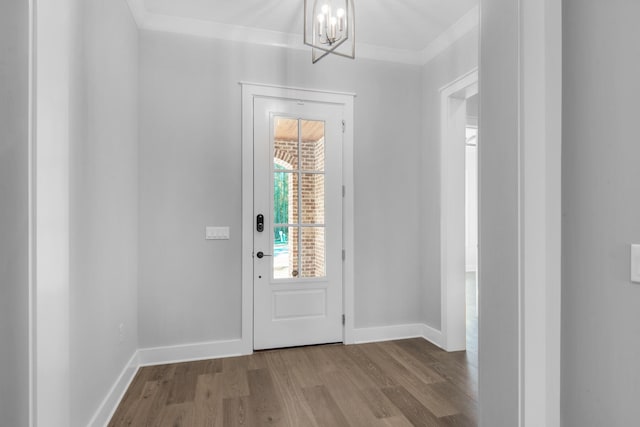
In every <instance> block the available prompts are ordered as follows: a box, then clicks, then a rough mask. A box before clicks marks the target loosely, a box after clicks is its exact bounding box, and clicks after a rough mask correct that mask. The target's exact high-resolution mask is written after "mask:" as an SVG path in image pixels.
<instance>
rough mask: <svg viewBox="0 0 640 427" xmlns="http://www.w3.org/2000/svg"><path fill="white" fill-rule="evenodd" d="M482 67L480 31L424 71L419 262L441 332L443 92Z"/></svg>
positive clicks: (430, 318)
mask: <svg viewBox="0 0 640 427" xmlns="http://www.w3.org/2000/svg"><path fill="white" fill-rule="evenodd" d="M476 67H478V29H477V28H476V29H474V30H472V31H470V32H469V33H468V34H467V35H465V36H464V37H462V38H461V39H460V40H458V41H456V42H455V43H454V44H453V45H452V46H451V47H449V48H448V49H447V50H445V51H444V52H442V53H441V54H440V55H438V56H437V57H436V58H434V59H432V60H431V61H429V62H428V63H427V64H426V65H425V66H424V67H423V74H422V103H423V113H422V117H421V119H420V122H421V123H422V132H423V135H424V137H423V141H424V144H423V145H422V146H421V151H420V155H421V175H420V184H421V190H420V198H419V201H420V206H419V207H420V218H421V221H420V236H421V239H420V241H421V250H420V258H419V262H420V265H421V266H422V269H421V271H420V275H421V282H422V283H423V293H422V301H421V306H422V310H423V314H422V316H423V319H424V320H423V322H425V323H426V324H428V325H429V326H431V327H433V328H435V329H438V330H439V329H440V328H441V315H442V311H441V310H440V303H441V300H440V299H441V292H440V286H441V284H440V239H441V236H440V89H442V88H443V87H445V86H447V85H448V84H449V83H451V82H453V81H454V80H456V79H457V78H459V77H461V76H463V75H465V74H467V73H469V72H470V71H472V70H473V69H474V68H476Z"/></svg>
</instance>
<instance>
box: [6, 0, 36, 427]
mask: <svg viewBox="0 0 640 427" xmlns="http://www.w3.org/2000/svg"><path fill="white" fill-rule="evenodd" d="M28 12H29V11H28V3H27V2H25V1H19V0H9V1H3V2H2V3H1V4H0V425H2V426H15V427H23V426H27V425H28V422H29V388H28V385H29V382H28V378H29V341H28V338H29V332H28V321H29V305H28V303H29V295H28V292H29V275H28V272H29V264H28V259H29V258H28V256H29V254H28V249H29V248H28V232H29V231H28V208H29V206H28V196H29V193H28V189H29V187H28V178H29V169H28V151H27V150H28V139H27V138H28V129H29V127H28V126H29V122H28V100H29V97H28V94H29V92H28V65H29V60H28V58H29V13H28Z"/></svg>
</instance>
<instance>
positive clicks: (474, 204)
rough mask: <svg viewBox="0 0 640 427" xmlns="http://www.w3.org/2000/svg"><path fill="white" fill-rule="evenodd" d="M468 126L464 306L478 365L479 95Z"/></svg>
mask: <svg viewBox="0 0 640 427" xmlns="http://www.w3.org/2000/svg"><path fill="white" fill-rule="evenodd" d="M466 110H467V124H466V126H465V296H466V298H465V302H466V310H465V314H466V339H467V355H468V357H469V358H470V359H471V360H474V361H475V362H476V363H477V361H478V140H479V135H478V94H475V95H473V96H472V97H470V98H468V99H467V102H466Z"/></svg>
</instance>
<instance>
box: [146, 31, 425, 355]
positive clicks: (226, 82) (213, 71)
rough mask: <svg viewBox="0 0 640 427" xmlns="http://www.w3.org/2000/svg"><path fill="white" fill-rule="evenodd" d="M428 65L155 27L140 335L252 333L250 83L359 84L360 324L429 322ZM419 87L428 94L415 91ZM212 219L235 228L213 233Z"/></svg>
mask: <svg viewBox="0 0 640 427" xmlns="http://www.w3.org/2000/svg"><path fill="white" fill-rule="evenodd" d="M420 75H421V68H420V67H417V66H408V65H398V64H392V63H386V62H377V61H370V60H361V59H358V60H356V61H350V60H345V59H343V58H338V57H331V56H330V57H327V58H325V59H323V60H322V61H320V62H319V63H317V64H316V65H312V64H311V59H310V53H309V52H306V51H290V50H284V49H280V48H271V47H264V46H253V45H246V44H239V43H232V42H226V41H218V40H207V39H200V38H195V37H188V36H180V35H175V34H163V33H156V32H147V31H143V32H142V33H141V44H140V96H141V98H140V113H141V116H140V120H141V122H140V197H141V199H140V294H139V304H140V343H141V346H142V347H149V346H164V345H173V344H179V343H188V342H203V341H212V340H221V339H226V338H234V337H239V336H240V320H241V313H240V305H241V304H240V288H241V281H240V279H241V276H240V273H241V271H240V268H241V266H240V242H241V240H240V237H241V236H240V234H239V233H240V226H241V223H240V214H241V206H240V193H241V176H242V175H241V169H240V165H241V157H240V150H241V139H240V136H241V135H240V123H241V114H240V113H241V111H240V101H241V99H240V86H239V85H238V82H239V81H249V82H257V83H270V84H280V85H287V86H294V87H308V88H318V89H328V90H337V91H349V92H356V93H357V95H358V96H357V98H356V101H355V108H356V112H355V115H356V118H355V121H356V123H355V186H356V188H355V190H353V191H355V204H356V206H355V210H356V212H355V214H356V224H355V240H356V241H355V244H356V259H355V268H356V272H355V276H356V277H355V280H356V283H355V293H356V295H355V299H356V313H355V315H356V317H355V322H356V327H368V326H380V325H393V324H405V323H416V322H419V321H421V317H422V308H421V300H420V295H421V289H420V267H419V266H420V263H421V261H422V259H423V258H422V256H421V255H420V249H421V247H420V238H419V235H418V233H416V230H418V229H419V220H420V216H419V203H418V200H419V178H420V175H419V170H420V167H421V164H420V156H418V155H417V153H419V152H420V147H419V144H420V135H421V128H420V123H421V121H422V117H423V115H422V108H421V98H420V90H419V88H420V87H421V85H422V82H421V79H420ZM416 88H418V90H416ZM205 225H227V226H230V227H231V239H230V240H229V241H217V242H216V241H205V240H204V227H205Z"/></svg>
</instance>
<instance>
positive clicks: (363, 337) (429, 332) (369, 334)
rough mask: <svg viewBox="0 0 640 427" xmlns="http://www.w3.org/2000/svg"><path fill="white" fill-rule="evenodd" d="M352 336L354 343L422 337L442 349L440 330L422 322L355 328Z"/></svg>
mask: <svg viewBox="0 0 640 427" xmlns="http://www.w3.org/2000/svg"><path fill="white" fill-rule="evenodd" d="M353 336H354V343H355V344H364V343H369V342H381V341H393V340H402V339H407V338H423V339H425V340H427V341H429V342H430V343H432V344H434V345H436V346H438V347H440V348H442V349H444V348H443V345H442V334H441V332H440V331H438V330H437V329H434V328H432V327H431V326H429V325H426V324H423V323H411V324H405V325H390V326H375V327H370V328H356V329H354V330H353Z"/></svg>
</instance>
